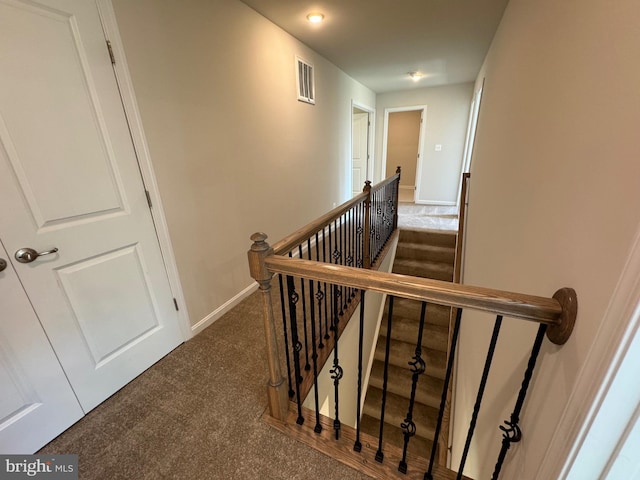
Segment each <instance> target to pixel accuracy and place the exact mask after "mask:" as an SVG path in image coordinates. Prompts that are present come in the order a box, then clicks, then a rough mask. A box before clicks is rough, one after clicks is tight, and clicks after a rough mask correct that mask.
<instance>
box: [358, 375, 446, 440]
mask: <svg viewBox="0 0 640 480" xmlns="http://www.w3.org/2000/svg"><path fill="white" fill-rule="evenodd" d="M381 405H382V390H380V389H379V388H375V387H369V390H367V398H366V400H365V402H364V409H363V413H364V414H366V415H369V416H370V417H373V418H377V419H378V420H380V413H381V412H380V408H381ZM408 408H409V399H408V398H404V397H402V396H400V395H396V394H395V393H392V392H389V391H387V399H386V403H385V409H384V422H385V424H387V423H388V424H390V425H394V426H396V427H398V428H400V424H402V423H403V422H404V419H405V418H406V416H407V409H408ZM412 418H413V423H415V424H416V437H422V438H426V439H427V440H431V441H433V437H434V434H435V430H436V422H437V421H438V410H436V409H435V408H433V407H429V406H427V405H423V404H422V403H419V402H414V404H413V413H412ZM385 427H386V425H385ZM383 436H384V435H383Z"/></svg>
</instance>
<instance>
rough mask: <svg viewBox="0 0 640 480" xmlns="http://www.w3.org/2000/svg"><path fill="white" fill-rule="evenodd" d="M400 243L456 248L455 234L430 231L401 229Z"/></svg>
mask: <svg viewBox="0 0 640 480" xmlns="http://www.w3.org/2000/svg"><path fill="white" fill-rule="evenodd" d="M398 241H399V243H422V244H429V245H437V246H441V247H454V248H455V246H456V233H455V232H434V231H429V230H412V229H405V228H402V229H400V237H399V239H398Z"/></svg>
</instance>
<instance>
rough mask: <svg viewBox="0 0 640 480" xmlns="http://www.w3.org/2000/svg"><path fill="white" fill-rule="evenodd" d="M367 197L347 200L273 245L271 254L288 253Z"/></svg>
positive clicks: (365, 194)
mask: <svg viewBox="0 0 640 480" xmlns="http://www.w3.org/2000/svg"><path fill="white" fill-rule="evenodd" d="M399 176H400V174H399V173H396V174H395V175H393V176H391V177H389V178H387V179H385V180H383V181H381V182H380V183H378V184H376V185H374V186H372V187H371V191H372V192H373V191H376V190H379V189H381V188H383V187H384V186H385V185H388V184H390V183H392V182H393V181H395V180H396V179H397V178H398V177H399ZM368 197H369V194H368V193H365V192H362V193H360V194H358V195H356V196H355V197H353V198H352V199H350V200H347V201H346V202H344V203H343V204H342V205H340V206H338V207H336V208H334V209H333V210H331V211H329V212H328V213H325V214H324V215H323V216H321V217H320V218H317V219H315V220H314V221H313V222H310V223H308V224H306V225H305V226H304V227H302V228H299V229H298V230H296V231H295V232H293V233H292V234H290V235H287V236H286V237H284V238H283V239H282V240H279V241H278V242H276V243H274V244H273V246H272V248H273V252H274V253H275V254H276V255H283V254H285V253H288V252H289V251H290V250H291V249H292V248H294V247H296V246H298V245H299V244H300V243H301V242H304V241H305V240H306V239H308V238H309V237H310V236H311V235H315V234H316V232H318V231H320V230H321V229H323V228H324V227H325V226H326V225H328V224H329V223H330V222H332V221H333V220H336V219H338V218H340V215H342V214H343V213H345V212H346V211H348V210H349V209H350V208H351V207H353V206H354V205H357V204H359V203H361V202H364V201H365V200H366V199H367V198H368Z"/></svg>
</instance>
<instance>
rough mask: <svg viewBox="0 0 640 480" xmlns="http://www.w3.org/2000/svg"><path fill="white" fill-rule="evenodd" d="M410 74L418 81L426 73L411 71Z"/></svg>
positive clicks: (412, 78)
mask: <svg viewBox="0 0 640 480" xmlns="http://www.w3.org/2000/svg"><path fill="white" fill-rule="evenodd" d="M409 76H410V77H411V80H413V81H414V82H417V81H418V80H420V79H421V78H422V77H423V76H424V75H422V74H421V73H420V72H409Z"/></svg>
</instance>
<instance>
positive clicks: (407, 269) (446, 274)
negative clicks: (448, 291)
mask: <svg viewBox="0 0 640 480" xmlns="http://www.w3.org/2000/svg"><path fill="white" fill-rule="evenodd" d="M393 273H401V274H403V275H412V276H414V277H423V278H432V279H434V280H443V281H445V282H451V281H453V265H452V264H450V263H443V262H425V261H416V260H402V259H396V260H395V261H394V262H393Z"/></svg>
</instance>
